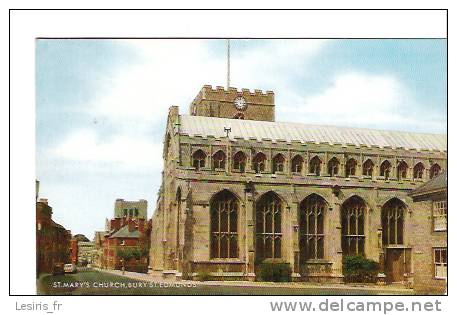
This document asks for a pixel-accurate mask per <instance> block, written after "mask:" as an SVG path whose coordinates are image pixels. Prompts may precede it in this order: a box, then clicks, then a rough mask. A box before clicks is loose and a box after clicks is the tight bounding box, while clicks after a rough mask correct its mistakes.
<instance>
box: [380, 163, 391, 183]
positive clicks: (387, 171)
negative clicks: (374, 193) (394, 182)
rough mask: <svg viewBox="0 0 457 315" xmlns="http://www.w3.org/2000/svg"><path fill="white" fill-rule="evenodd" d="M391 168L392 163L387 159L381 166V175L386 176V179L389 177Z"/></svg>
mask: <svg viewBox="0 0 457 315" xmlns="http://www.w3.org/2000/svg"><path fill="white" fill-rule="evenodd" d="M391 168H392V166H391V165H390V162H389V161H387V160H385V161H384V162H382V163H381V166H380V168H379V175H380V176H382V177H384V179H389V176H390V169H391Z"/></svg>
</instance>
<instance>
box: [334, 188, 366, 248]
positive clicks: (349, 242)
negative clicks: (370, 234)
mask: <svg viewBox="0 0 457 315" xmlns="http://www.w3.org/2000/svg"><path fill="white" fill-rule="evenodd" d="M367 208H368V207H367V203H366V202H365V200H364V199H363V198H361V197H360V196H357V195H353V196H351V197H349V198H347V199H346V200H345V201H344V202H343V204H342V205H341V216H340V217H341V249H342V251H343V256H346V255H362V256H364V255H365V217H366V213H367Z"/></svg>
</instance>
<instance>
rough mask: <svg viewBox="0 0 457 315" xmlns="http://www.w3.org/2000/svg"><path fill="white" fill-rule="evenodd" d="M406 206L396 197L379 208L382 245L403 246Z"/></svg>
mask: <svg viewBox="0 0 457 315" xmlns="http://www.w3.org/2000/svg"><path fill="white" fill-rule="evenodd" d="M405 212H406V204H405V203H404V202H403V201H401V200H400V199H398V198H397V197H393V198H390V199H389V200H388V201H386V202H385V203H384V205H383V206H382V208H381V223H382V245H383V246H388V245H401V244H403V241H404V240H403V230H404V220H405Z"/></svg>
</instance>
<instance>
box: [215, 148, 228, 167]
mask: <svg viewBox="0 0 457 315" xmlns="http://www.w3.org/2000/svg"><path fill="white" fill-rule="evenodd" d="M212 161H213V170H216V169H225V161H226V158H225V153H224V151H222V150H218V151H217V152H216V153H214V154H213V158H212Z"/></svg>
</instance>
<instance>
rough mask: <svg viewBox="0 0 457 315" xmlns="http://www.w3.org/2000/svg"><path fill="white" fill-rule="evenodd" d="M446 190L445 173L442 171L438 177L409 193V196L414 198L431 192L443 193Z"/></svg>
mask: <svg viewBox="0 0 457 315" xmlns="http://www.w3.org/2000/svg"><path fill="white" fill-rule="evenodd" d="M446 189H447V171H443V172H442V173H441V174H439V175H438V176H436V177H434V178H432V179H431V180H429V181H428V182H426V183H425V184H423V185H422V186H419V187H417V188H416V189H414V190H413V191H411V192H410V193H409V195H410V196H412V197H415V196H419V195H425V194H429V193H432V192H440V191H445V190H446Z"/></svg>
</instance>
